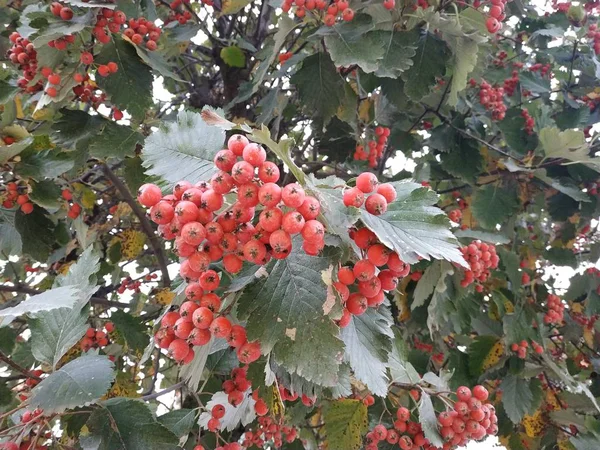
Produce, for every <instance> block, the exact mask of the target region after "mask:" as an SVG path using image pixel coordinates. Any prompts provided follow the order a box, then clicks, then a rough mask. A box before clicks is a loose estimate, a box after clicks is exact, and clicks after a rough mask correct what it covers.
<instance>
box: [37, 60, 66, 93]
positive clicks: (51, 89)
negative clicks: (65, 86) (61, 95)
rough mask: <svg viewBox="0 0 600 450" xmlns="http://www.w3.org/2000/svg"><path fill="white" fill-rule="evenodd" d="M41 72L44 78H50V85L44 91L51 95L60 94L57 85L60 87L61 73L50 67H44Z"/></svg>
mask: <svg viewBox="0 0 600 450" xmlns="http://www.w3.org/2000/svg"><path fill="white" fill-rule="evenodd" d="M40 73H41V74H42V76H43V77H44V78H46V80H48V87H47V88H46V90H45V91H44V92H45V93H46V94H47V95H48V96H50V97H56V95H57V94H58V89H57V86H58V88H59V89H60V83H61V81H62V79H61V77H60V75H59V74H57V73H56V72H53V71H52V69H51V68H50V67H42V70H40Z"/></svg>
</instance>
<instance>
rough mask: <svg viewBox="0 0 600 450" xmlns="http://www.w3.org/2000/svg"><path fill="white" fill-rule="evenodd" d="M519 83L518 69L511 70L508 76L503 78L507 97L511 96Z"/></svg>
mask: <svg viewBox="0 0 600 450" xmlns="http://www.w3.org/2000/svg"><path fill="white" fill-rule="evenodd" d="M518 85H519V71H518V70H513V71H512V72H511V76H510V78H507V79H505V80H504V92H505V93H506V95H508V96H509V97H512V96H513V94H514V93H515V90H516V89H517V86H518Z"/></svg>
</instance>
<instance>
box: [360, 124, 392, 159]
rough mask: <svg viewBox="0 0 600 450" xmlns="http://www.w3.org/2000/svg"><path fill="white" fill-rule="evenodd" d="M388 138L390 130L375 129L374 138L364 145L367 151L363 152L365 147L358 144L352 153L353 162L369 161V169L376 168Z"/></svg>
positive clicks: (383, 128)
mask: <svg viewBox="0 0 600 450" xmlns="http://www.w3.org/2000/svg"><path fill="white" fill-rule="evenodd" d="M389 137H390V129H389V128H386V127H377V128H375V138H376V139H372V140H370V141H368V142H367V143H366V145H367V147H368V149H369V151H368V152H367V151H366V150H365V146H364V145H362V144H359V145H357V146H356V150H355V151H354V160H355V161H367V160H368V161H369V167H371V168H374V167H377V161H379V160H380V159H381V157H382V156H383V151H384V149H385V146H386V144H387V141H388V139H389Z"/></svg>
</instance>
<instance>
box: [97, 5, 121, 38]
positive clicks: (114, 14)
mask: <svg viewBox="0 0 600 450" xmlns="http://www.w3.org/2000/svg"><path fill="white" fill-rule="evenodd" d="M126 21H127V16H126V15H125V13H124V12H123V11H119V10H113V9H108V8H102V9H101V10H100V11H99V12H98V15H97V16H96V24H95V25H94V29H93V30H92V34H93V35H94V37H95V38H96V39H97V40H98V41H99V42H101V43H102V44H108V43H109V42H110V33H118V32H119V31H121V27H122V26H123V25H125V22H126Z"/></svg>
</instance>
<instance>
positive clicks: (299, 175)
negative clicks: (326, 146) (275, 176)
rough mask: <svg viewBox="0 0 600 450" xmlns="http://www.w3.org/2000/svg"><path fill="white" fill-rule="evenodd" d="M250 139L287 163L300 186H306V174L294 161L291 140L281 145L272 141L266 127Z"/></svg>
mask: <svg viewBox="0 0 600 450" xmlns="http://www.w3.org/2000/svg"><path fill="white" fill-rule="evenodd" d="M249 138H250V139H252V140H253V141H254V142H258V143H259V144H263V145H266V146H267V147H268V149H269V150H271V151H272V152H273V153H275V155H277V157H278V158H279V159H280V160H281V161H283V162H284V163H285V165H286V166H287V168H288V169H290V171H291V172H292V174H293V175H294V176H295V177H296V180H298V182H299V183H300V184H302V185H304V184H305V183H306V182H305V179H304V172H303V171H302V169H301V168H300V167H298V166H297V165H296V163H294V160H293V159H292V155H291V153H290V149H291V147H292V144H293V142H292V141H291V140H290V139H282V140H281V141H279V143H277V142H275V141H274V140H273V139H271V133H270V132H269V129H268V128H267V127H265V126H264V125H263V126H261V128H260V130H253V132H252V134H251V135H250V136H249Z"/></svg>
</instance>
